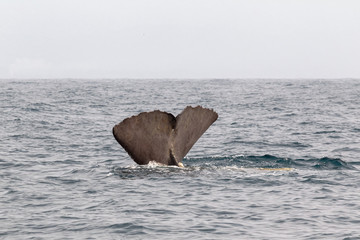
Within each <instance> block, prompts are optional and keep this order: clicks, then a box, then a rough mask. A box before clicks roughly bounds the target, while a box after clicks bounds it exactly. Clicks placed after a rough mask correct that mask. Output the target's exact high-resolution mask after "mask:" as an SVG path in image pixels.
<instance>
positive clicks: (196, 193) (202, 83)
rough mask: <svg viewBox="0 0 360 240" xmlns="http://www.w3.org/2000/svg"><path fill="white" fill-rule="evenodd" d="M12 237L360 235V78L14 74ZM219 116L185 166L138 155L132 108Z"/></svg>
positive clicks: (6, 112) (4, 187)
mask: <svg viewBox="0 0 360 240" xmlns="http://www.w3.org/2000/svg"><path fill="white" fill-rule="evenodd" d="M0 89H1V91H0V111H1V118H0V121H1V122H0V126H1V129H2V130H1V131H0V178H1V181H0V186H1V191H0V224H1V228H0V239H185V238H188V239H360V230H359V222H360V215H359V214H358V212H359V209H360V200H359V199H360V193H359V187H360V172H359V170H360V160H359V156H360V138H359V136H360V101H359V99H360V81H359V80H351V79H344V80H341V79H339V80H322V79H313V80H301V79H298V80H296V79H291V80H241V79H240V80H226V79H213V80H206V79H204V80H196V81H193V80H176V81H169V80H165V79H162V80H156V79H151V80H126V79H123V80H100V79H99V80H86V79H82V80H76V79H68V80H36V79H34V80H21V81H16V80H4V81H1V82H0ZM188 105H191V106H197V105H201V106H204V107H207V108H212V109H214V110H215V111H216V112H217V113H218V114H219V118H218V119H217V121H216V122H215V123H214V124H213V125H212V126H211V127H210V128H209V129H208V130H207V131H206V133H205V134H204V135H203V136H202V137H201V138H200V139H199V141H198V142H197V143H196V144H195V145H194V146H193V148H192V149H191V151H190V152H189V153H188V155H187V156H186V157H185V159H184V160H183V164H184V165H185V167H184V168H178V167H166V166H160V165H158V164H156V163H152V164H150V165H147V166H139V165H137V164H136V163H135V162H134V161H133V160H132V159H131V158H130V157H129V155H128V154H127V153H126V152H125V151H124V150H123V148H122V147H121V146H120V145H119V144H118V143H117V142H116V140H115V139H114V137H113V135H112V128H113V126H114V125H115V124H117V123H119V122H121V121H122V120H123V119H124V118H127V117H130V116H132V115H136V114H138V113H140V112H144V111H153V110H157V109H159V110H162V111H167V112H171V113H173V114H174V115H175V116H176V115H177V114H178V113H180V112H181V111H182V110H183V109H184V108H185V107H186V106H188Z"/></svg>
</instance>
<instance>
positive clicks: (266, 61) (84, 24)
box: [0, 0, 360, 78]
mask: <svg viewBox="0 0 360 240" xmlns="http://www.w3.org/2000/svg"><path fill="white" fill-rule="evenodd" d="M0 78H360V1H359V0H128V1H123V0H51V1H49V0H0Z"/></svg>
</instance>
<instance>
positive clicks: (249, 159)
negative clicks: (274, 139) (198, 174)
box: [183, 154, 357, 170]
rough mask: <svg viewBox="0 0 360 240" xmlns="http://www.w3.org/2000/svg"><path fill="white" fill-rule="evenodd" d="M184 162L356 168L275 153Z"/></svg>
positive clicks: (339, 162) (335, 160) (325, 159)
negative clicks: (280, 155) (278, 155)
mask: <svg viewBox="0 0 360 240" xmlns="http://www.w3.org/2000/svg"><path fill="white" fill-rule="evenodd" d="M183 162H184V164H187V165H201V164H211V165H213V166H233V165H235V166H238V167H243V168H269V169H276V168H295V169H308V170H311V169H313V170H356V169H357V168H356V167H354V166H353V165H352V164H351V163H348V162H345V161H343V160H341V159H340V158H329V157H323V158H309V159H292V158H283V157H276V156H273V155H269V154H266V155H262V156H229V157H211V158H185V159H184V161H183Z"/></svg>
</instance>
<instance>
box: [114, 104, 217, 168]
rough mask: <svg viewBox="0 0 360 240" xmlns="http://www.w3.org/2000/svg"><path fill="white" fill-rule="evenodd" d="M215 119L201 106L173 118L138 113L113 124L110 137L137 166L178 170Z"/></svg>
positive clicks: (154, 113) (215, 114)
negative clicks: (112, 136)
mask: <svg viewBox="0 0 360 240" xmlns="http://www.w3.org/2000/svg"><path fill="white" fill-rule="evenodd" d="M217 118H218V114H217V113H216V112H214V111H213V110H212V109H208V108H203V107H201V106H197V107H191V106H188V107H186V108H185V109H184V110H183V111H182V112H181V113H180V114H179V115H177V116H176V117H174V116H173V115H172V114H171V113H167V112H162V111H159V110H156V111H152V112H142V113H140V114H139V115H136V116H132V117H130V118H126V119H124V120H123V121H122V122H120V123H119V124H117V125H115V126H114V127H113V135H114V137H115V139H116V141H117V142H118V143H119V144H120V145H121V146H122V147H123V148H124V149H125V150H126V152H127V153H128V154H129V155H130V157H131V158H132V159H133V160H134V161H135V162H136V163H137V164H140V165H145V164H148V163H149V162H150V161H155V162H157V163H160V164H164V165H176V166H179V167H182V166H183V164H182V163H181V161H182V159H183V158H184V157H185V155H186V154H187V153H188V152H189V151H190V149H191V148H192V146H193V145H194V144H195V143H196V141H197V140H198V139H199V138H200V137H201V135H203V133H204V132H205V131H206V130H207V129H208V128H209V127H210V126H211V124H213V123H214V122H215V121H216V119H217Z"/></svg>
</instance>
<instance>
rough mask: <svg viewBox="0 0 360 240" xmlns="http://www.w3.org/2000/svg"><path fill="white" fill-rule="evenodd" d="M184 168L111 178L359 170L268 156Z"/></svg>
mask: <svg viewBox="0 0 360 240" xmlns="http://www.w3.org/2000/svg"><path fill="white" fill-rule="evenodd" d="M183 163H184V165H185V167H184V168H179V167H177V166H164V165H161V164H157V163H154V162H152V163H150V164H148V165H142V166H141V165H135V164H134V165H131V166H127V167H114V168H113V169H112V170H111V172H110V173H109V174H108V176H112V175H114V174H115V175H117V176H120V177H121V178H126V179H139V178H149V177H150V178H151V177H155V178H156V177H158V176H159V177H163V176H172V177H176V176H179V175H181V176H183V175H187V176H199V175H203V174H207V173H220V174H221V173H222V172H223V171H226V172H244V173H245V174H246V173H249V172H254V171H257V172H258V171H261V172H264V170H267V171H271V172H273V171H281V172H283V171H293V170H313V171H315V170H316V171H319V170H320V171H322V170H358V169H357V168H356V167H354V166H353V165H352V163H348V162H345V161H343V160H341V159H339V158H329V157H323V158H309V159H291V158H282V157H276V156H272V155H269V154H266V155H262V156H227V157H203V158H185V159H184V160H183Z"/></svg>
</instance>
